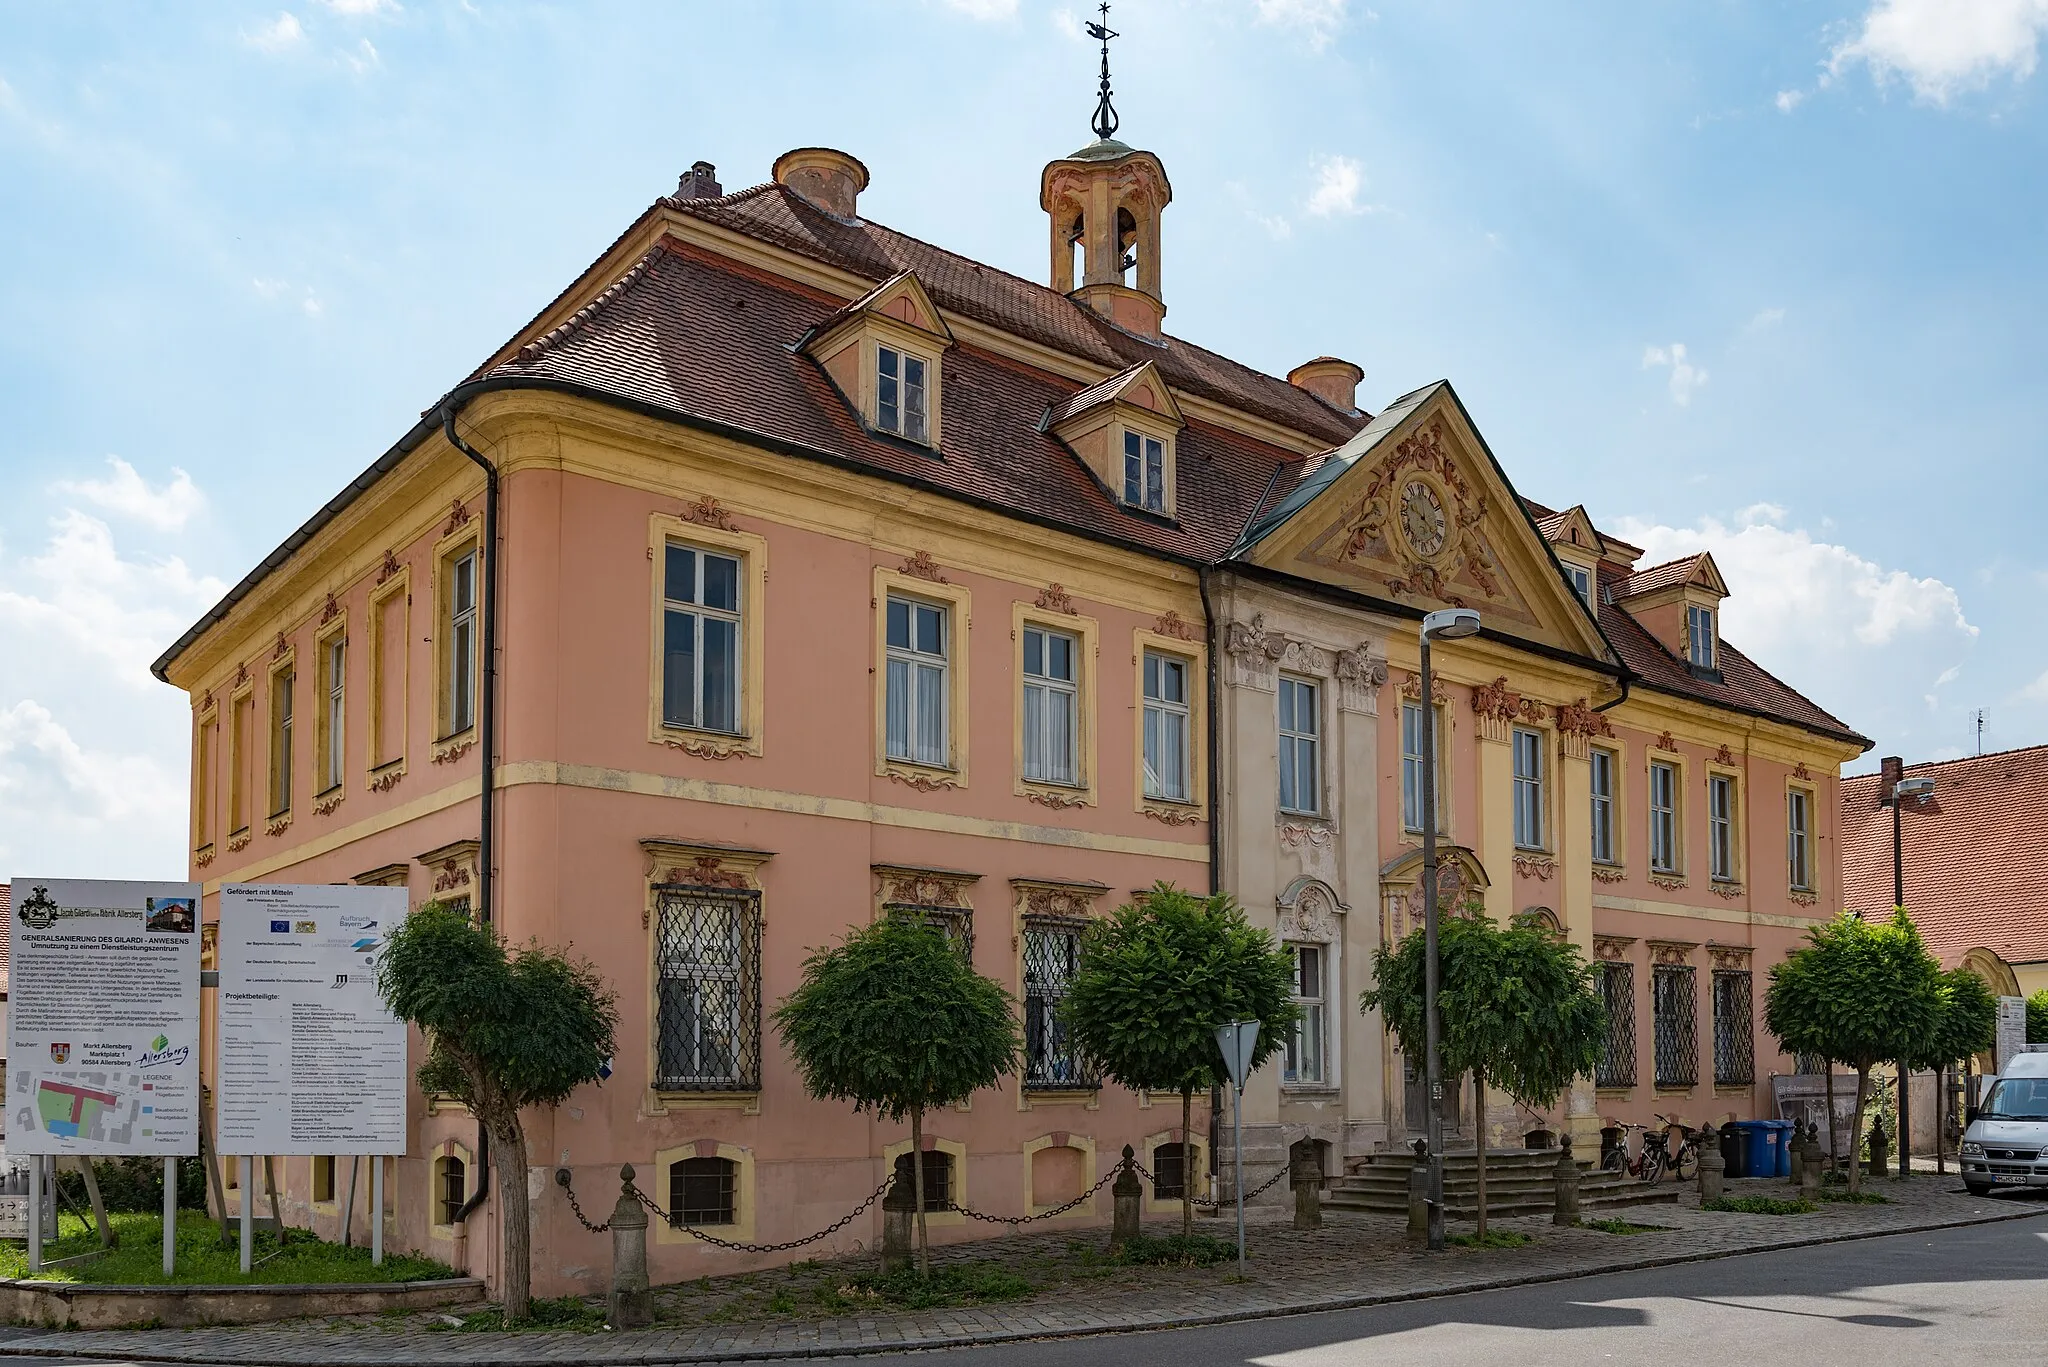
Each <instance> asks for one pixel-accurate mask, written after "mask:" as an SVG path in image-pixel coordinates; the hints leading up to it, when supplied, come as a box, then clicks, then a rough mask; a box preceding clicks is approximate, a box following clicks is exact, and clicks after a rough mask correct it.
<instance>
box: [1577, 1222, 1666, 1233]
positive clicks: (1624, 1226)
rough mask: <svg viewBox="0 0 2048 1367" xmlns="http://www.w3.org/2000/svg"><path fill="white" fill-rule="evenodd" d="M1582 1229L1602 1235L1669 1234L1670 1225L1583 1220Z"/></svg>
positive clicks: (1580, 1226) (1580, 1223)
mask: <svg viewBox="0 0 2048 1367" xmlns="http://www.w3.org/2000/svg"><path fill="white" fill-rule="evenodd" d="M1579 1228H1580V1229H1597V1230H1599V1231H1600V1232H1601V1233H1602V1234H1669V1233H1670V1232H1671V1226H1670V1225H1633V1224H1630V1223H1629V1222H1628V1221H1626V1220H1618V1219H1610V1220H1581V1221H1579Z"/></svg>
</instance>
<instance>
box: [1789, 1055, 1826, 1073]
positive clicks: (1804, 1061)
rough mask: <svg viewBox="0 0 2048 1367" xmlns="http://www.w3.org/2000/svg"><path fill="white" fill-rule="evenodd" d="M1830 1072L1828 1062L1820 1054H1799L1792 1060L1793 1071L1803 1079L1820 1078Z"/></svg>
mask: <svg viewBox="0 0 2048 1367" xmlns="http://www.w3.org/2000/svg"><path fill="white" fill-rule="evenodd" d="M1827 1070H1828V1061H1827V1060H1826V1059H1824V1058H1822V1057H1821V1056H1820V1055H1819V1054H1797V1055H1794V1056H1793V1059H1792V1071H1793V1072H1795V1073H1797V1074H1798V1075H1799V1076H1801V1077H1819V1076H1821V1075H1822V1074H1823V1073H1825V1072H1827Z"/></svg>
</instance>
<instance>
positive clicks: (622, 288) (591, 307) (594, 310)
mask: <svg viewBox="0 0 2048 1367" xmlns="http://www.w3.org/2000/svg"><path fill="white" fill-rule="evenodd" d="M667 250H668V248H667V246H666V245H665V241H664V240H663V239H659V238H657V239H656V240H655V243H654V245H653V246H651V247H649V248H648V249H647V250H646V251H644V252H642V253H641V254H640V259H639V260H638V261H635V262H634V263H633V264H632V265H631V266H630V267H628V268H627V270H626V273H625V274H624V275H622V276H620V277H619V278H618V279H616V280H614V281H612V283H611V284H609V285H607V286H605V288H603V289H602V290H599V291H598V293H597V295H596V297H595V298H593V299H592V300H591V301H590V302H589V303H587V304H585V305H584V306H583V307H582V308H580V309H577V310H576V311H575V312H574V313H572V314H570V315H569V316H568V317H567V318H565V319H563V320H562V321H561V322H560V323H557V324H556V325H555V326H554V327H552V328H549V329H548V330H547V331H546V332H544V333H542V334H541V335H540V336H538V337H536V338H534V339H533V340H532V341H530V342H528V343H527V344H526V345H525V346H523V347H521V348H519V350H518V352H517V353H516V354H515V355H514V356H513V358H512V359H513V360H514V361H516V362H517V363H519V364H521V365H531V364H533V363H534V362H535V361H538V360H539V359H540V358H541V356H542V355H544V354H545V353H546V352H548V351H550V350H552V349H553V348H555V347H557V346H559V345H560V344H561V343H563V342H565V341H567V340H568V339H569V338H571V337H573V336H574V335H576V334H577V333H578V332H581V331H582V330H583V329H584V328H586V327H588V326H589V325H590V324H591V322H592V321H594V320H595V319H596V317H597V315H598V314H600V313H602V312H604V310H605V307H606V305H608V304H611V303H612V302H614V301H615V300H617V299H619V298H620V297H621V296H623V295H624V294H626V292H627V291H629V290H631V289H632V288H633V286H635V285H637V284H639V283H640V281H641V279H642V278H643V277H645V276H646V274H647V267H648V266H649V265H650V264H652V262H653V261H654V258H655V257H657V256H660V255H662V254H663V253H665V252H666V251H667Z"/></svg>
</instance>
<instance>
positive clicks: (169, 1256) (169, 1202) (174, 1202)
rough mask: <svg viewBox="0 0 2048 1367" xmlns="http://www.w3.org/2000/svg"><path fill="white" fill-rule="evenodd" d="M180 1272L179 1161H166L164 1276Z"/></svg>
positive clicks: (173, 1159)
mask: <svg viewBox="0 0 2048 1367" xmlns="http://www.w3.org/2000/svg"><path fill="white" fill-rule="evenodd" d="M177 1270H178V1160H177V1159H176V1158H175V1157H171V1156H166V1157H165V1159H164V1276H165V1277H170V1276H172V1275H174V1274H175V1273H176V1272H177Z"/></svg>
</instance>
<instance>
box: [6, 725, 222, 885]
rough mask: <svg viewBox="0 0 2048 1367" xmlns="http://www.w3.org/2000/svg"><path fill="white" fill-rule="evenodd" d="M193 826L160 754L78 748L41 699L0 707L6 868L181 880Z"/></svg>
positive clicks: (180, 790)
mask: <svg viewBox="0 0 2048 1367" xmlns="http://www.w3.org/2000/svg"><path fill="white" fill-rule="evenodd" d="M164 691H165V693H166V694H168V693H169V691H170V690H168V689H166V690H164ZM173 701H175V700H173ZM172 720H173V723H174V724H175V722H176V718H175V717H173V718H172ZM185 820H186V800H185V791H184V783H183V780H182V779H181V778H180V777H179V776H178V775H176V774H175V773H174V772H173V771H172V770H171V769H170V768H169V767H167V766H166V764H165V763H164V761H163V760H162V759H161V758H159V757H158V756H154V755H146V754H124V753H121V752H119V751H114V750H105V749H89V748H87V747H85V746H83V745H80V744H79V742H78V741H77V739H76V738H74V737H73V736H72V734H71V733H70V731H68V730H66V729H65V727H64V726H63V725H62V723H60V722H59V721H58V720H57V718H56V717H55V716H54V715H53V714H52V713H51V711H50V709H49V708H47V707H45V706H43V705H42V704H41V703H39V702H37V701H35V700H34V699H23V700H22V701H20V702H17V703H15V704H13V705H12V706H8V707H0V870H5V871H6V872H7V873H9V874H48V875H52V876H64V875H70V876H74V877H76V876H91V877H101V878H106V877H119V876H121V875H124V874H127V875H140V876H148V875H152V874H153V875H155V876H157V877H163V876H166V875H169V876H173V877H177V876H181V875H182V874H183V872H184V868H183V861H182V860H180V859H179V858H178V852H179V850H180V848H181V846H182V845H183V843H184V835H185Z"/></svg>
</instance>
